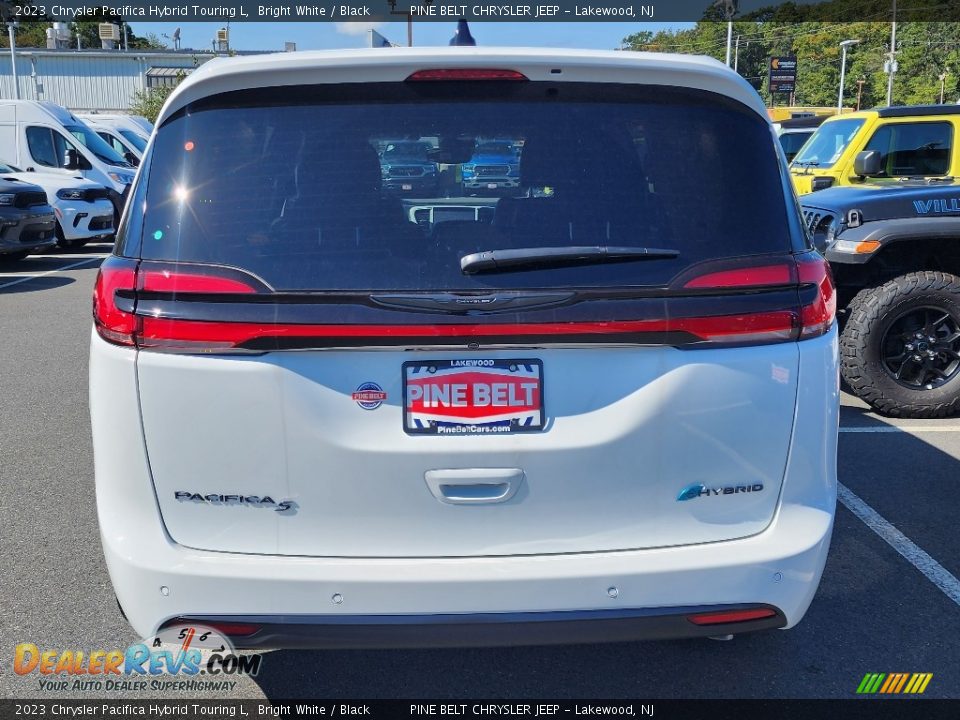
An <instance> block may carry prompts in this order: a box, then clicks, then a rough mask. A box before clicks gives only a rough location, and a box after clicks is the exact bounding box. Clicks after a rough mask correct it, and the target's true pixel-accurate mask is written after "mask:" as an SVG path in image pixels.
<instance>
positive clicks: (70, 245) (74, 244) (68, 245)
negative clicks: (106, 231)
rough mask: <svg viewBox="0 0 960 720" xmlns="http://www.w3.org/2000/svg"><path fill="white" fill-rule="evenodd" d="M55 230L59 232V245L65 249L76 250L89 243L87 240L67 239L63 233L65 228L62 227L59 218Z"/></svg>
mask: <svg viewBox="0 0 960 720" xmlns="http://www.w3.org/2000/svg"><path fill="white" fill-rule="evenodd" d="M54 231H55V232H56V234H57V245H58V246H59V247H61V248H63V249H64V250H75V249H77V248H81V247H83V246H84V245H86V244H87V241H86V240H73V239H67V237H66V236H65V235H64V234H63V228H62V227H60V221H59V220H57V225H56V228H55V229H54Z"/></svg>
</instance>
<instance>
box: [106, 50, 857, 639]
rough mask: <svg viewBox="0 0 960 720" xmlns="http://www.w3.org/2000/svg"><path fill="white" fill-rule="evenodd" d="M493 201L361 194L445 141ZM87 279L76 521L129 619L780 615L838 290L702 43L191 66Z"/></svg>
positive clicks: (825, 468) (678, 626)
mask: <svg viewBox="0 0 960 720" xmlns="http://www.w3.org/2000/svg"><path fill="white" fill-rule="evenodd" d="M491 137H494V138H503V139H505V140H509V141H510V142H512V143H513V144H514V145H515V146H516V147H517V148H518V152H519V157H518V164H519V174H520V181H519V187H518V188H517V189H516V192H513V193H509V194H500V195H498V196H497V197H476V196H464V197H457V196H456V193H454V195H453V196H449V192H446V193H443V194H442V196H441V194H440V193H439V191H438V194H437V196H435V197H406V196H402V195H399V196H398V195H397V194H396V193H388V192H385V191H384V189H383V187H382V172H381V168H380V161H379V158H378V155H377V151H378V148H380V147H382V146H383V143H384V142H385V141H387V140H390V141H398V139H404V140H407V141H410V142H422V143H424V144H425V145H427V144H428V145H429V146H430V147H431V148H432V150H431V158H432V159H433V160H434V161H435V162H437V163H438V165H439V166H441V167H442V168H443V169H444V171H450V170H451V169H452V170H453V171H454V172H457V166H458V165H460V164H463V163H467V162H469V161H470V158H471V157H472V155H473V153H474V149H475V147H476V144H477V139H482V138H491ZM128 208H129V209H128V211H127V215H126V217H125V219H124V221H123V224H122V227H121V229H120V232H119V236H118V239H117V244H116V249H115V251H114V254H113V255H112V256H111V257H110V258H108V259H107V260H106V262H104V263H103V267H102V269H101V271H100V275H99V278H98V280H97V285H96V290H95V296H94V315H95V329H94V332H93V335H92V349H91V365H90V376H91V378H90V380H91V383H90V393H91V412H92V419H93V436H94V448H95V455H96V480H97V503H98V511H99V520H100V527H101V533H102V540H103V546H104V551H105V554H106V559H107V564H108V567H109V570H110V575H111V578H112V581H113V585H114V588H115V591H116V594H117V597H118V599H119V602H120V604H121V606H122V607H123V609H124V611H125V612H126V615H127V617H128V618H129V620H130V622H131V624H132V625H133V627H134V628H135V629H136V630H137V631H138V632H140V633H142V634H148V633H152V632H154V631H156V629H157V628H158V627H161V626H165V625H166V624H169V623H171V622H174V621H182V620H184V619H187V620H189V621H193V622H203V623H207V624H212V625H213V626H214V627H216V628H218V629H220V630H222V631H223V632H224V633H225V634H227V635H230V636H231V637H232V639H233V641H234V642H235V643H236V644H238V645H240V646H248V647H256V646H293V645H304V646H308V645H314V646H338V645H344V646H362V645H383V646H391V645H392V646H402V645H407V644H423V645H442V644H448V643H456V644H485V643H541V642H566V641H580V640H597V639H611V640H626V639H636V638H651V637H682V636H697V635H704V636H705V635H711V636H712V635H725V634H730V633H739V632H747V631H751V630H760V629H766V628H786V627H791V626H793V625H795V624H796V623H797V622H799V621H800V619H801V618H802V617H803V615H804V613H805V612H806V610H807V607H808V606H809V604H810V602H811V599H812V598H813V595H814V592H815V591H816V588H817V585H818V583H819V580H820V575H821V572H822V570H823V566H824V562H825V559H826V555H827V549H828V546H829V542H830V535H831V530H832V526H833V515H834V507H835V498H836V490H835V488H836V467H835V464H836V439H837V414H838V407H837V406H838V392H839V390H838V379H837V337H836V324H835V322H834V314H835V299H834V291H833V286H832V281H831V278H830V274H829V270H828V267H827V265H826V264H825V263H824V261H823V259H822V258H821V256H820V255H818V254H817V253H816V252H815V251H814V250H813V249H812V247H811V245H810V242H809V240H808V238H807V236H806V234H805V231H804V228H803V226H802V224H801V220H800V217H799V214H798V209H797V205H796V201H795V198H794V195H793V191H792V190H791V188H790V181H789V177H788V175H787V169H786V164H785V162H784V161H783V158H782V154H781V153H780V150H779V147H778V145H777V140H776V137H775V136H774V133H773V132H772V129H771V126H770V123H769V121H768V119H767V117H766V113H765V109H764V106H763V103H762V102H761V100H760V99H759V97H758V96H757V95H756V93H755V92H754V91H753V90H752V89H751V88H750V87H749V86H748V85H747V84H746V83H745V82H744V81H743V80H742V79H740V78H739V77H738V76H737V75H736V74H734V73H733V72H731V71H729V70H727V69H726V68H725V67H723V66H721V65H720V64H718V63H716V62H714V61H712V60H707V59H702V58H693V57H681V56H670V55H647V54H642V53H614V52H609V53H608V52H581V51H550V52H544V51H539V50H536V51H535V50H526V49H523V50H492V49H491V50H487V49H484V50H478V49H473V48H451V49H442V50H439V49H438V50H427V49H423V50H421V49H413V50H402V49H391V50H384V51H376V50H368V51H351V52H335V53H330V52H320V53H296V54H293V55H283V54H281V55H278V56H273V57H264V56H258V57H256V58H235V59H230V60H224V61H220V60H215V61H212V62H210V63H208V64H206V65H204V66H203V67H202V68H200V69H199V70H197V72H195V73H193V74H192V75H191V76H190V77H189V78H188V79H187V80H186V81H185V82H184V83H182V84H181V85H180V87H179V88H178V89H177V91H176V92H175V93H174V94H173V96H172V97H171V99H170V100H169V101H168V103H167V105H166V106H165V108H164V110H163V112H162V113H161V116H160V118H159V120H158V123H157V131H156V135H155V137H154V140H153V142H152V144H151V147H150V148H149V149H148V152H147V154H146V155H145V157H144V159H143V162H142V164H141V168H140V173H139V176H138V179H137V181H136V185H135V188H134V190H133V194H132V199H131V202H130V203H129V206H128Z"/></svg>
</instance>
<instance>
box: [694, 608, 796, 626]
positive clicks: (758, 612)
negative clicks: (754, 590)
mask: <svg viewBox="0 0 960 720" xmlns="http://www.w3.org/2000/svg"><path fill="white" fill-rule="evenodd" d="M776 614H777V613H776V611H775V610H771V609H770V608H757V609H755V610H728V611H725V612H713V613H700V614H699V615H690V616H689V617H688V618H687V620H689V621H690V622H692V623H693V624H694V625H725V624H727V623H739V622H746V621H748V620H762V619H764V618H770V617H774V616H775V615H776Z"/></svg>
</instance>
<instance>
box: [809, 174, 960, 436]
mask: <svg viewBox="0 0 960 720" xmlns="http://www.w3.org/2000/svg"><path fill="white" fill-rule="evenodd" d="M801 204H802V207H803V216H804V219H805V221H806V225H807V228H808V230H809V231H810V233H811V234H812V235H813V239H814V242H815V243H816V245H817V248H818V249H819V250H820V251H821V252H823V253H824V254H825V255H826V257H827V259H828V260H829V261H830V265H831V267H832V269H833V272H834V276H835V279H836V283H837V287H838V299H839V305H840V307H841V308H845V312H844V313H843V314H842V315H843V319H842V321H843V323H844V325H843V332H842V334H841V338H840V359H841V365H840V372H841V374H842V375H843V378H844V380H846V382H847V384H848V385H849V386H850V388H851V390H852V391H853V392H854V393H855V394H856V395H857V396H859V397H861V398H862V399H863V400H865V401H866V402H868V403H869V404H870V405H871V406H873V407H874V408H875V409H876V410H878V411H879V412H882V413H884V414H887V415H892V416H896V417H912V418H933V417H944V416H946V415H952V414H955V413H957V412H958V411H960V182H958V181H955V180H954V179H953V178H938V179H934V180H904V181H896V182H892V183H890V184H884V185H871V186H864V187H862V188H851V187H840V188H834V189H829V190H823V191H821V192H817V193H813V194H810V195H806V196H804V197H803V198H801Z"/></svg>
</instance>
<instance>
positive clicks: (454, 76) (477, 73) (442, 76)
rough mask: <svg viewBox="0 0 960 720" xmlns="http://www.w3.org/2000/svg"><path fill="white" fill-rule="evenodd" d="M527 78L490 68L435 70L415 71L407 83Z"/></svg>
mask: <svg viewBox="0 0 960 720" xmlns="http://www.w3.org/2000/svg"><path fill="white" fill-rule="evenodd" d="M526 79H527V76H526V75H524V74H523V73H521V72H517V71H516V70H496V69H491V68H435V69H432V70H417V71H416V72H415V73H413V74H412V75H410V76H409V77H408V78H407V81H408V82H422V81H436V80H526Z"/></svg>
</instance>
